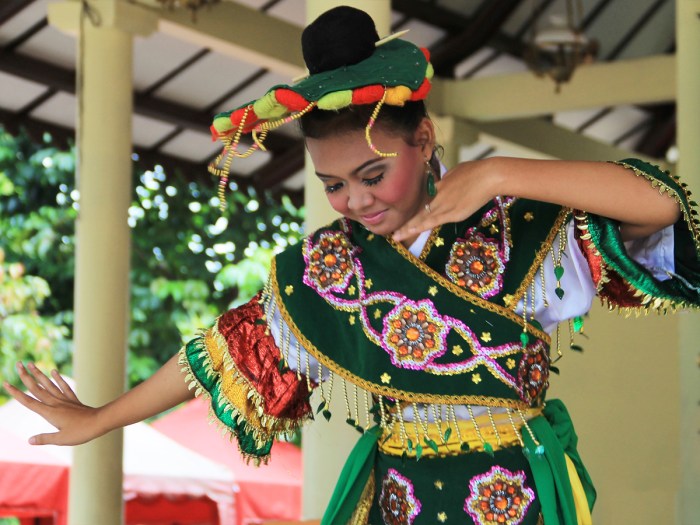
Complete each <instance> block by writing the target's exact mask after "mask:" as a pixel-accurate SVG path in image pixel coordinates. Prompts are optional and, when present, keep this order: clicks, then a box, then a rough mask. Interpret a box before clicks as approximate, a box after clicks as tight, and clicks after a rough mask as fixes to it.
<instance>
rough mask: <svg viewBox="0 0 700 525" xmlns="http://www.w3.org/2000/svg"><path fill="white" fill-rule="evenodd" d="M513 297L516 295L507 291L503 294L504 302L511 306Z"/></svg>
mask: <svg viewBox="0 0 700 525" xmlns="http://www.w3.org/2000/svg"><path fill="white" fill-rule="evenodd" d="M513 299H514V297H513V296H512V295H511V294H509V293H507V294H506V295H504V296H503V304H505V305H506V306H511V305H512V302H513Z"/></svg>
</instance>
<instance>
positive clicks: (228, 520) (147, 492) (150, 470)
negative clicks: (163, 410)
mask: <svg viewBox="0 0 700 525" xmlns="http://www.w3.org/2000/svg"><path fill="white" fill-rule="evenodd" d="M0 430H2V432H3V433H5V432H8V433H11V434H13V435H15V436H17V437H18V438H20V439H24V440H25V441H26V440H27V439H29V437H31V436H33V435H35V434H40V433H45V432H54V431H55V429H54V428H53V426H52V425H50V424H49V423H47V422H46V421H45V420H44V419H43V418H41V417H40V416H38V415H36V414H35V413H33V412H31V411H30V410H27V409H26V408H24V407H23V406H22V405H20V404H19V403H18V402H17V401H14V400H11V401H9V402H8V403H6V404H5V405H2V406H0ZM37 452H38V451H37ZM5 453H6V452H5V451H4V450H2V447H0V461H2V460H3V459H8V460H9V459H12V458H3V457H2V456H3V455H4V454H5ZM47 454H48V455H50V456H52V458H55V460H56V463H58V464H63V465H66V466H70V465H71V463H72V457H73V448H72V447H59V446H54V445H44V446H42V447H41V453H40V455H41V456H45V455H47ZM123 468H124V497H125V500H129V499H133V498H136V497H139V496H144V497H148V496H157V495H162V496H165V497H181V496H187V497H194V498H197V497H203V496H206V497H208V498H210V499H211V500H212V501H215V502H216V503H217V508H218V511H219V518H220V523H221V525H233V524H234V523H235V517H236V516H235V493H236V492H238V490H239V489H238V485H237V484H236V480H235V477H234V474H233V473H232V472H231V471H230V470H229V469H227V468H225V467H223V466H220V465H217V464H216V463H214V462H213V461H211V460H209V459H207V458H205V457H204V456H201V455H200V454H197V453H195V452H193V451H191V450H189V449H187V448H185V447H183V446H182V445H180V444H178V443H176V442H175V441H173V440H172V439H170V438H168V437H166V436H165V435H163V434H161V433H160V432H158V431H157V430H154V429H152V428H151V427H149V426H148V425H147V424H145V423H136V424H134V425H130V426H128V427H126V428H125V429H124V461H123Z"/></svg>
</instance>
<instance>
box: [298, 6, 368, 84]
mask: <svg viewBox="0 0 700 525" xmlns="http://www.w3.org/2000/svg"><path fill="white" fill-rule="evenodd" d="M378 40H379V35H378V34H377V29H376V27H375V26H374V21H373V20H372V17H370V16H369V15H368V14H367V13H365V12H364V11H361V10H359V9H355V8H354V7H348V6H340V7H336V8H334V9H331V10H330V11H326V12H325V13H323V14H322V15H320V16H319V17H318V18H317V19H316V20H314V21H313V22H312V23H311V24H309V25H308V26H307V27H306V29H304V31H303V33H302V34H301V49H302V53H303V54H304V62H306V67H307V68H308V70H309V73H311V74H312V75H314V74H316V73H321V72H323V71H330V70H332V69H337V68H339V67H343V66H351V65H353V64H357V63H358V62H362V61H363V60H365V59H367V58H369V57H370V56H371V55H372V53H374V50H375V43H376V42H377V41H378Z"/></svg>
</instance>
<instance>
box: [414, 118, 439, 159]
mask: <svg viewBox="0 0 700 525" xmlns="http://www.w3.org/2000/svg"><path fill="white" fill-rule="evenodd" d="M413 143H414V144H415V145H416V146H419V147H420V148H421V153H422V154H423V156H424V157H426V158H428V159H429V158H430V156H431V155H432V154H433V149H434V148H435V126H434V125H433V121H432V120H430V119H429V118H428V117H424V118H423V120H421V122H420V124H418V127H417V128H416V131H415V133H414V135H413Z"/></svg>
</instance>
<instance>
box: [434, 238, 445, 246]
mask: <svg viewBox="0 0 700 525" xmlns="http://www.w3.org/2000/svg"><path fill="white" fill-rule="evenodd" d="M443 244H445V239H443V238H442V237H435V246H442V245H443Z"/></svg>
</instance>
